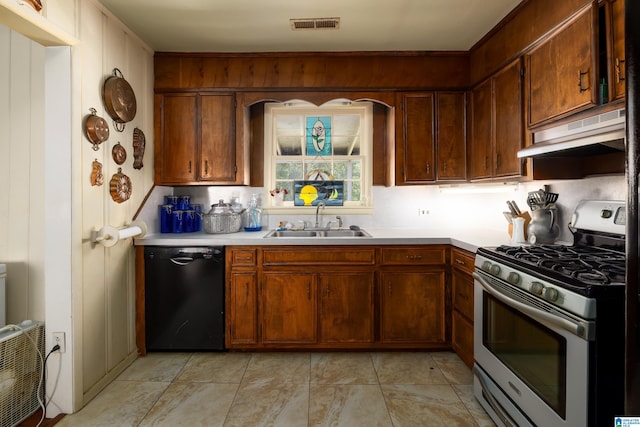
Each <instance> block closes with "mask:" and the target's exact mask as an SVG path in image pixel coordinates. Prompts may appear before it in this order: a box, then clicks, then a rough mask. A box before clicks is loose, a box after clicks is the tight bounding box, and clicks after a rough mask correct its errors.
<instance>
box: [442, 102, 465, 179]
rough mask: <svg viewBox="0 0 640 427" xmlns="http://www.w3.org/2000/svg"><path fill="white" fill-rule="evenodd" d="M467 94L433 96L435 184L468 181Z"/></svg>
mask: <svg viewBox="0 0 640 427" xmlns="http://www.w3.org/2000/svg"><path fill="white" fill-rule="evenodd" d="M466 104H467V102H466V93H464V92H451V93H448V92H445V93H440V92H439V93H438V94H437V95H436V126H437V150H438V170H437V174H438V181H464V180H465V179H466V178H467V161H466V160H467V159H466V156H467V132H466V126H467V123H466V113H465V111H466V106H467V105H466Z"/></svg>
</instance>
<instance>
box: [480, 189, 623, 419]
mask: <svg viewBox="0 0 640 427" xmlns="http://www.w3.org/2000/svg"><path fill="white" fill-rule="evenodd" d="M625 223H626V219H625V204H624V202H619V201H583V202H581V203H580V204H579V205H578V206H577V207H576V209H575V213H574V215H573V218H572V221H571V224H570V228H571V231H572V232H573V235H574V243H573V245H572V246H567V245H534V246H500V247H492V248H480V249H479V250H478V252H477V255H476V262H475V272H474V279H475V280H474V297H475V300H474V316H475V329H474V357H475V366H474V370H473V372H474V391H475V395H476V398H477V399H478V400H479V401H480V403H481V404H482V406H483V407H484V408H485V409H486V411H487V412H488V413H489V415H490V416H491V417H492V418H493V420H494V421H495V422H496V424H498V425H503V426H512V425H513V426H535V425H537V426H545V427H555V426H572V427H574V426H576V427H581V426H589V427H591V426H594V427H595V426H607V425H613V419H614V416H615V415H621V414H623V411H624V339H625V338H624V337H625V335H624V328H625V326H624V325H625V318H624V293H625V252H624V251H625V242H624V236H625Z"/></svg>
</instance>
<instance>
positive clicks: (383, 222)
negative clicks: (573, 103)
mask: <svg viewBox="0 0 640 427" xmlns="http://www.w3.org/2000/svg"><path fill="white" fill-rule="evenodd" d="M545 184H546V185H549V186H550V191H552V192H554V193H559V197H558V201H557V203H556V205H557V206H558V223H559V225H560V236H559V239H560V240H561V241H565V242H572V240H573V238H572V235H571V232H570V231H569V230H568V228H567V225H568V224H569V221H570V220H571V215H572V213H573V210H574V208H575V207H576V205H577V204H578V202H579V201H580V200H586V199H589V200H625V199H626V191H627V190H626V188H627V187H626V181H625V177H624V176H623V175H616V176H598V177H590V178H585V179H580V180H559V181H534V182H525V183H519V184H517V185H516V186H514V187H512V188H514V189H513V190H512V191H508V192H499V193H466V192H460V193H455V194H451V193H445V192H443V191H442V190H441V188H440V187H439V186H436V185H429V186H402V187H374V189H373V200H374V209H373V212H374V213H373V214H372V215H341V216H342V218H343V222H344V225H345V226H349V225H359V226H360V227H363V228H428V229H451V230H458V229H471V228H476V227H482V228H483V229H486V230H495V231H496V233H505V234H506V233H507V222H506V220H505V218H504V216H503V215H502V212H503V211H507V210H508V208H507V205H506V203H505V202H506V200H514V201H515V202H516V203H517V204H518V206H519V207H520V209H521V210H523V211H524V210H528V209H529V207H528V206H527V203H526V200H527V194H528V193H529V192H530V191H535V190H538V189H540V188H542V186H543V185H545ZM461 187H462V188H468V187H465V186H461ZM253 193H258V194H260V195H263V194H264V189H263V188H253V187H217V186H216V187H214V186H212V187H176V188H172V187H156V188H155V189H154V191H153V193H152V194H151V196H150V197H149V198H148V200H147V203H146V205H145V206H144V207H143V209H142V210H141V212H140V214H139V216H138V219H141V220H143V221H145V222H146V223H147V225H148V227H149V232H150V233H156V232H158V230H159V225H158V218H157V217H158V213H157V212H158V205H159V204H161V203H162V201H163V199H164V196H165V195H170V194H176V195H181V194H189V195H191V198H192V203H201V204H202V205H203V206H204V210H205V212H206V211H208V210H209V206H211V204H213V203H217V202H218V201H219V200H220V199H224V200H225V201H226V202H229V201H230V200H231V197H234V196H238V197H240V201H241V203H242V204H243V205H244V206H246V205H247V202H248V201H249V200H250V198H251V195H252V194H253ZM419 210H424V211H428V214H426V215H423V216H418V211H419ZM331 216H332V215H328V214H327V215H325V216H324V222H326V221H328V220H329V219H330V217H331ZM331 219H332V218H331ZM281 220H287V221H289V222H291V223H293V224H295V222H296V221H299V220H306V221H307V222H309V221H313V220H314V219H313V216H312V215H291V214H271V215H268V214H265V215H263V227H265V228H268V229H272V228H275V227H276V226H277V225H278V222H279V221H281Z"/></svg>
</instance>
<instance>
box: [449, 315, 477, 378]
mask: <svg viewBox="0 0 640 427" xmlns="http://www.w3.org/2000/svg"><path fill="white" fill-rule="evenodd" d="M451 347H453V350H454V351H455V352H456V354H458V356H460V358H461V359H462V361H463V362H464V363H466V365H467V366H468V367H470V368H471V367H473V324H472V323H471V322H469V321H468V320H467V319H466V318H465V317H463V316H461V315H460V314H459V313H458V312H457V311H455V310H454V311H453V321H452V327H451Z"/></svg>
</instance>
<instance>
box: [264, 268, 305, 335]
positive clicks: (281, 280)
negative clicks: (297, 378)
mask: <svg viewBox="0 0 640 427" xmlns="http://www.w3.org/2000/svg"><path fill="white" fill-rule="evenodd" d="M316 289H317V277H316V274H314V273H295V272H282V273H264V274H263V276H262V284H261V286H260V296H261V302H262V317H261V319H260V320H261V324H262V342H263V343H265V344H276V343H281V344H291V343H306V344H309V343H315V342H316V329H317V328H316V318H317V314H316V312H317V297H316Z"/></svg>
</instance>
